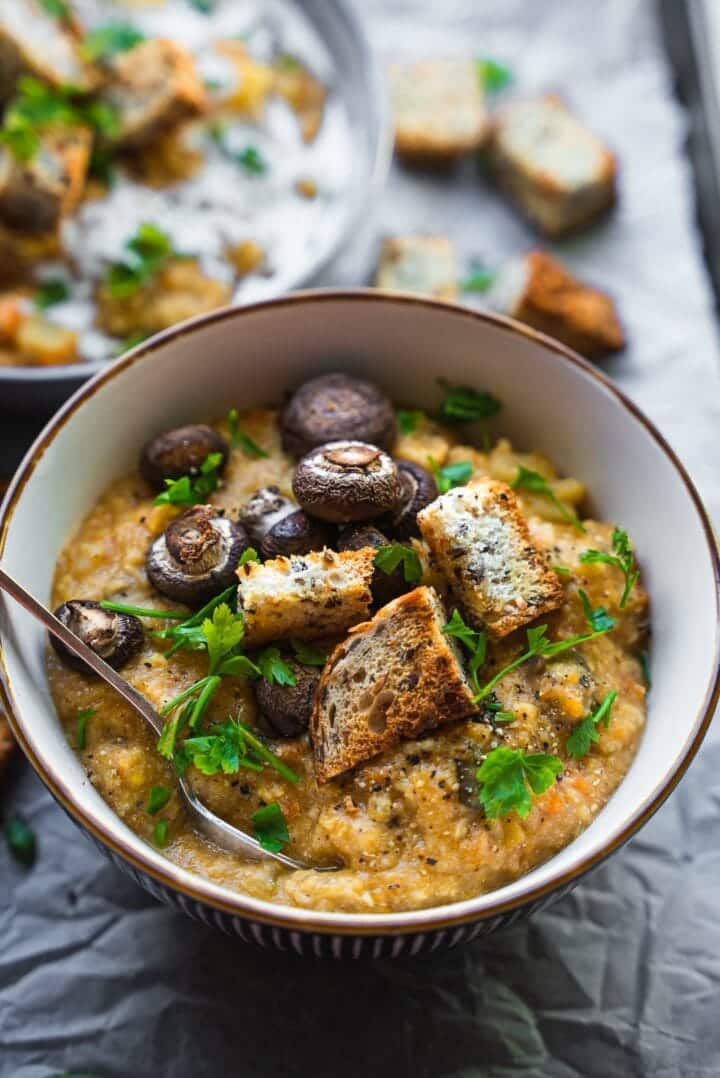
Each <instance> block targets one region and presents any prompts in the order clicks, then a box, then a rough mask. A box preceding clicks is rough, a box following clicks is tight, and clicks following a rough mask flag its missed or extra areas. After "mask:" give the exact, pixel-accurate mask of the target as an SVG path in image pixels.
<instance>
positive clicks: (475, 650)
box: [443, 610, 487, 692]
mask: <svg viewBox="0 0 720 1078" xmlns="http://www.w3.org/2000/svg"><path fill="white" fill-rule="evenodd" d="M443 632H444V633H445V634H446V635H447V636H453V637H455V638H456V639H457V640H460V642H461V643H462V644H464V646H465V647H466V648H467V650H468V652H469V653H470V661H469V663H468V672H469V674H470V680H471V681H472V684H473V688H474V689H475V692H480V684H479V682H478V676H477V675H478V670H479V669H480V667H481V666H483V664H484V663H485V659H486V656H487V633H484V632H478V631H477V630H476V629H473V628H471V627H470V626H469V625H467V624H466V623H465V621H464V620H463V617H462V615H461V613H460V611H459V610H453V613H452V617H451V618H450V621H449V622H448V623H447V625H446V626H445V627H444V628H443Z"/></svg>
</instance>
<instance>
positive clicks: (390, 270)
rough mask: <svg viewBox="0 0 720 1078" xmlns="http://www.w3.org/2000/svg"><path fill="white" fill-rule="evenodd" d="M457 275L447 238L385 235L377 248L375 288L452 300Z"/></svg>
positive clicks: (452, 250) (453, 256)
mask: <svg viewBox="0 0 720 1078" xmlns="http://www.w3.org/2000/svg"><path fill="white" fill-rule="evenodd" d="M458 276H459V274H458V267H457V258H456V254H455V248H454V246H453V244H452V242H451V241H450V239H449V238H448V237H447V236H388V237H387V238H386V239H384V240H383V243H382V247H381V249H380V257H379V259H378V264H377V269H376V271H375V287H376V288H382V289H383V290H384V291H386V292H417V294H418V295H422V296H436V297H437V298H438V299H455V298H456V297H457V294H458Z"/></svg>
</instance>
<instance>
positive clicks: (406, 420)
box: [397, 408, 425, 434]
mask: <svg viewBox="0 0 720 1078" xmlns="http://www.w3.org/2000/svg"><path fill="white" fill-rule="evenodd" d="M424 419H425V413H424V412H421V411H420V409H419V408H415V409H412V410H408V409H406V408H399V409H398V411H397V424H398V427H399V428H400V433H401V434H414V433H415V431H416V430H417V428H418V426H419V424H420V423H422V421H423V420H424Z"/></svg>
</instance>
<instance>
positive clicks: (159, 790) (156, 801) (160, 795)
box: [147, 786, 173, 816]
mask: <svg viewBox="0 0 720 1078" xmlns="http://www.w3.org/2000/svg"><path fill="white" fill-rule="evenodd" d="M172 795H173V792H172V790H171V789H169V787H167V786H151V787H150V793H149V794H148V804H147V810H148V813H149V814H150V815H151V816H155V815H157V813H158V812H160V810H161V809H164V808H165V806H166V805H167V803H168V801H169V800H170V798H171V797H172Z"/></svg>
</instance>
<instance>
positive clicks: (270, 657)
mask: <svg viewBox="0 0 720 1078" xmlns="http://www.w3.org/2000/svg"><path fill="white" fill-rule="evenodd" d="M257 665H258V668H259V670H260V673H261V674H262V676H263V678H264V679H265V681H267V683H268V685H289V686H290V687H291V688H292V687H294V686H295V685H297V678H296V677H295V675H294V674H293V672H292V670H291V669H290V667H289V666H288V664H287V663H286V662H285V660H284V659H283V658H282V656H281V654H280V649H279V648H265V650H264V651H261V652H260V654H259V655H258V656H257Z"/></svg>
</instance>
